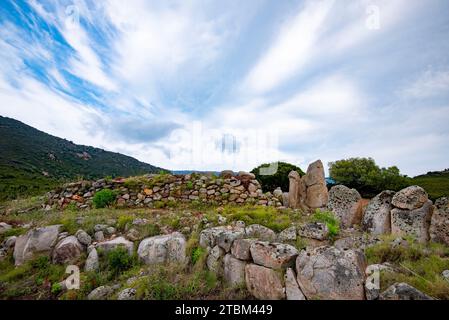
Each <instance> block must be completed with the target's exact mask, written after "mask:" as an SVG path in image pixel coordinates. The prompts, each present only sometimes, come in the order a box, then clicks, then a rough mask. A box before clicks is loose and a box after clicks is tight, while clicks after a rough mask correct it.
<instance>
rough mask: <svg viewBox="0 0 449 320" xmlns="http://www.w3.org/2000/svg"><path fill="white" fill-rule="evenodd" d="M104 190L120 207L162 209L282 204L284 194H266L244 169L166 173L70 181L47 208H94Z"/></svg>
mask: <svg viewBox="0 0 449 320" xmlns="http://www.w3.org/2000/svg"><path fill="white" fill-rule="evenodd" d="M104 189H110V190H114V191H115V192H116V193H117V197H116V199H115V203H114V205H116V206H117V207H129V208H131V207H135V208H142V207H149V208H153V207H158V208H159V207H163V206H165V205H167V204H170V203H172V202H179V201H180V202H193V201H197V202H201V203H213V204H217V205H222V204H228V203H234V204H258V205H264V206H276V207H280V206H282V193H281V194H277V195H273V194H272V193H271V192H268V193H263V192H262V188H261V186H260V183H259V182H258V181H257V180H255V177H254V175H253V174H251V173H246V172H240V173H239V174H238V175H235V176H234V175H232V174H231V173H229V172H224V173H223V174H222V175H221V176H220V177H215V176H206V175H195V174H192V175H169V174H164V175H147V176H142V177H137V178H128V179H115V180H106V179H101V180H98V181H80V182H75V183H70V184H67V185H65V186H64V187H63V188H60V189H58V190H54V191H52V192H49V193H48V195H47V196H48V201H47V208H49V207H51V206H57V207H66V206H67V205H69V204H70V203H73V204H75V205H76V206H77V207H78V208H80V209H87V208H91V207H92V199H93V197H94V196H95V193H96V192H98V191H101V190H104Z"/></svg>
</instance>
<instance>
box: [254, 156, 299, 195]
mask: <svg viewBox="0 0 449 320" xmlns="http://www.w3.org/2000/svg"><path fill="white" fill-rule="evenodd" d="M269 166H270V164H268V163H264V164H262V165H260V166H258V167H257V168H254V169H253V170H251V173H254V175H255V176H256V179H257V181H259V182H260V184H261V185H262V190H263V191H264V192H268V191H270V192H272V191H273V190H275V189H276V188H278V187H280V188H281V189H282V191H288V188H289V180H288V174H289V173H290V172H291V171H293V170H294V171H297V172H298V173H299V175H300V176H303V175H304V172H303V171H302V170H301V168H299V167H297V166H295V165H293V164H290V163H286V162H278V168H277V171H276V173H275V174H272V175H261V174H260V168H266V167H269Z"/></svg>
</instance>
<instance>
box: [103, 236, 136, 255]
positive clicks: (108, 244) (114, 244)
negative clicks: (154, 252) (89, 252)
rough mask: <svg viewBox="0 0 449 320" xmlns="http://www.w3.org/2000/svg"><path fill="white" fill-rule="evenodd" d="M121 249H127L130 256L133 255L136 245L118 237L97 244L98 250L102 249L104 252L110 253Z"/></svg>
mask: <svg viewBox="0 0 449 320" xmlns="http://www.w3.org/2000/svg"><path fill="white" fill-rule="evenodd" d="M120 247H122V248H125V249H126V250H127V251H128V254H129V255H130V256H132V255H133V250H134V244H133V243H132V242H131V241H128V240H126V239H125V238H124V237H118V238H115V239H112V240H109V241H105V242H100V243H98V244H97V249H98V248H100V249H102V250H103V251H104V252H109V251H111V250H114V249H117V248H120Z"/></svg>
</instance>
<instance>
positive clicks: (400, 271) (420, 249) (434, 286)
mask: <svg viewBox="0 0 449 320" xmlns="http://www.w3.org/2000/svg"><path fill="white" fill-rule="evenodd" d="M393 239H394V237H393V236H386V237H383V239H382V241H381V242H380V243H378V244H376V245H374V246H371V247H369V248H367V249H366V251H365V253H366V256H367V260H368V263H369V264H374V263H384V262H390V263H393V264H394V265H395V267H396V269H397V271H394V272H383V273H382V274H381V290H385V289H386V288H388V287H389V286H390V285H392V284H394V283H396V282H405V283H408V284H409V285H411V286H413V287H415V288H417V289H418V290H420V291H422V292H424V293H426V294H428V295H430V296H432V297H434V298H437V299H449V282H447V281H446V280H444V278H443V277H442V275H441V273H442V272H443V271H444V270H447V269H449V248H448V247H447V246H444V245H441V244H436V243H429V244H421V243H418V242H416V241H414V240H413V239H411V238H408V239H407V242H408V246H393V245H392V240H393Z"/></svg>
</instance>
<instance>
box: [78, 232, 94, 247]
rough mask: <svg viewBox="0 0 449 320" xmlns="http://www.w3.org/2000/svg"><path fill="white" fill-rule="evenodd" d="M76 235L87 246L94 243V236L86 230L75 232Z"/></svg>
mask: <svg viewBox="0 0 449 320" xmlns="http://www.w3.org/2000/svg"><path fill="white" fill-rule="evenodd" d="M75 236H76V237H77V238H78V241H79V242H80V243H81V244H83V245H85V246H89V245H90V244H91V243H92V238H91V237H90V236H89V234H87V232H86V231H84V230H78V231H77V232H76V233H75Z"/></svg>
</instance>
